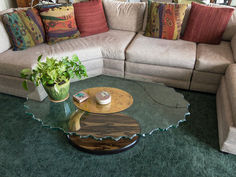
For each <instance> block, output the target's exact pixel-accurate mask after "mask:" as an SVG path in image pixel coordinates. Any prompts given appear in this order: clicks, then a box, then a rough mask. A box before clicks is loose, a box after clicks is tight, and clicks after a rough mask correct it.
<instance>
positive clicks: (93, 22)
mask: <svg viewBox="0 0 236 177" xmlns="http://www.w3.org/2000/svg"><path fill="white" fill-rule="evenodd" d="M73 5H74V9H75V20H76V23H77V26H78V28H79V31H80V36H89V35H92V34H98V33H103V32H106V31H108V27H107V21H106V18H105V14H104V10H103V5H102V1H101V0H91V1H85V2H79V3H75V4H73Z"/></svg>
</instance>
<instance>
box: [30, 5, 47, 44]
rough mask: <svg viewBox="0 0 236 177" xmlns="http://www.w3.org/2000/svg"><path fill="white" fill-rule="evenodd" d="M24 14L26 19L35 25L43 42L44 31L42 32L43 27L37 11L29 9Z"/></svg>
mask: <svg viewBox="0 0 236 177" xmlns="http://www.w3.org/2000/svg"><path fill="white" fill-rule="evenodd" d="M26 14H27V16H28V17H30V18H31V19H32V20H33V21H34V23H35V24H36V25H37V27H38V29H39V31H40V33H41V35H42V37H43V41H44V42H45V31H44V27H43V22H42V19H41V17H40V15H39V12H38V10H37V9H35V8H29V9H28V10H27V11H26Z"/></svg>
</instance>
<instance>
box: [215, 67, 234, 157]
mask: <svg viewBox="0 0 236 177" xmlns="http://www.w3.org/2000/svg"><path fill="white" fill-rule="evenodd" d="M216 104H217V119H218V133H219V145H220V149H221V151H223V152H227V153H232V154H235V155H236V138H235V137H236V64H232V65H230V66H229V67H228V68H227V71H226V74H225V76H223V77H222V79H221V83H220V87H219V89H218V91H217V95H216Z"/></svg>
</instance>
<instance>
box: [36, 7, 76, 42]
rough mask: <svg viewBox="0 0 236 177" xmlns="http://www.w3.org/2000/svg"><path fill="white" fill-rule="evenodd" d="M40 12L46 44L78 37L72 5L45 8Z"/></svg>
mask: <svg viewBox="0 0 236 177" xmlns="http://www.w3.org/2000/svg"><path fill="white" fill-rule="evenodd" d="M40 11H41V12H40V16H41V18H42V20H43V23H44V28H45V32H46V41H47V42H48V44H54V43H56V42H59V41H62V40H67V39H72V38H76V37H78V36H79V34H80V33H79V31H78V28H77V25H76V22H75V15H74V7H73V5H68V6H61V7H53V8H45V9H40Z"/></svg>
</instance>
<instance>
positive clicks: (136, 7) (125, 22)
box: [103, 0, 146, 32]
mask: <svg viewBox="0 0 236 177" xmlns="http://www.w3.org/2000/svg"><path fill="white" fill-rule="evenodd" d="M103 5H104V10H105V14H106V18H107V23H108V26H109V28H110V29H117V30H125V31H132V32H138V31H140V30H141V29H142V26H143V18H144V12H145V8H146V3H145V2H133V3H132V2H120V1H113V0H103Z"/></svg>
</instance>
